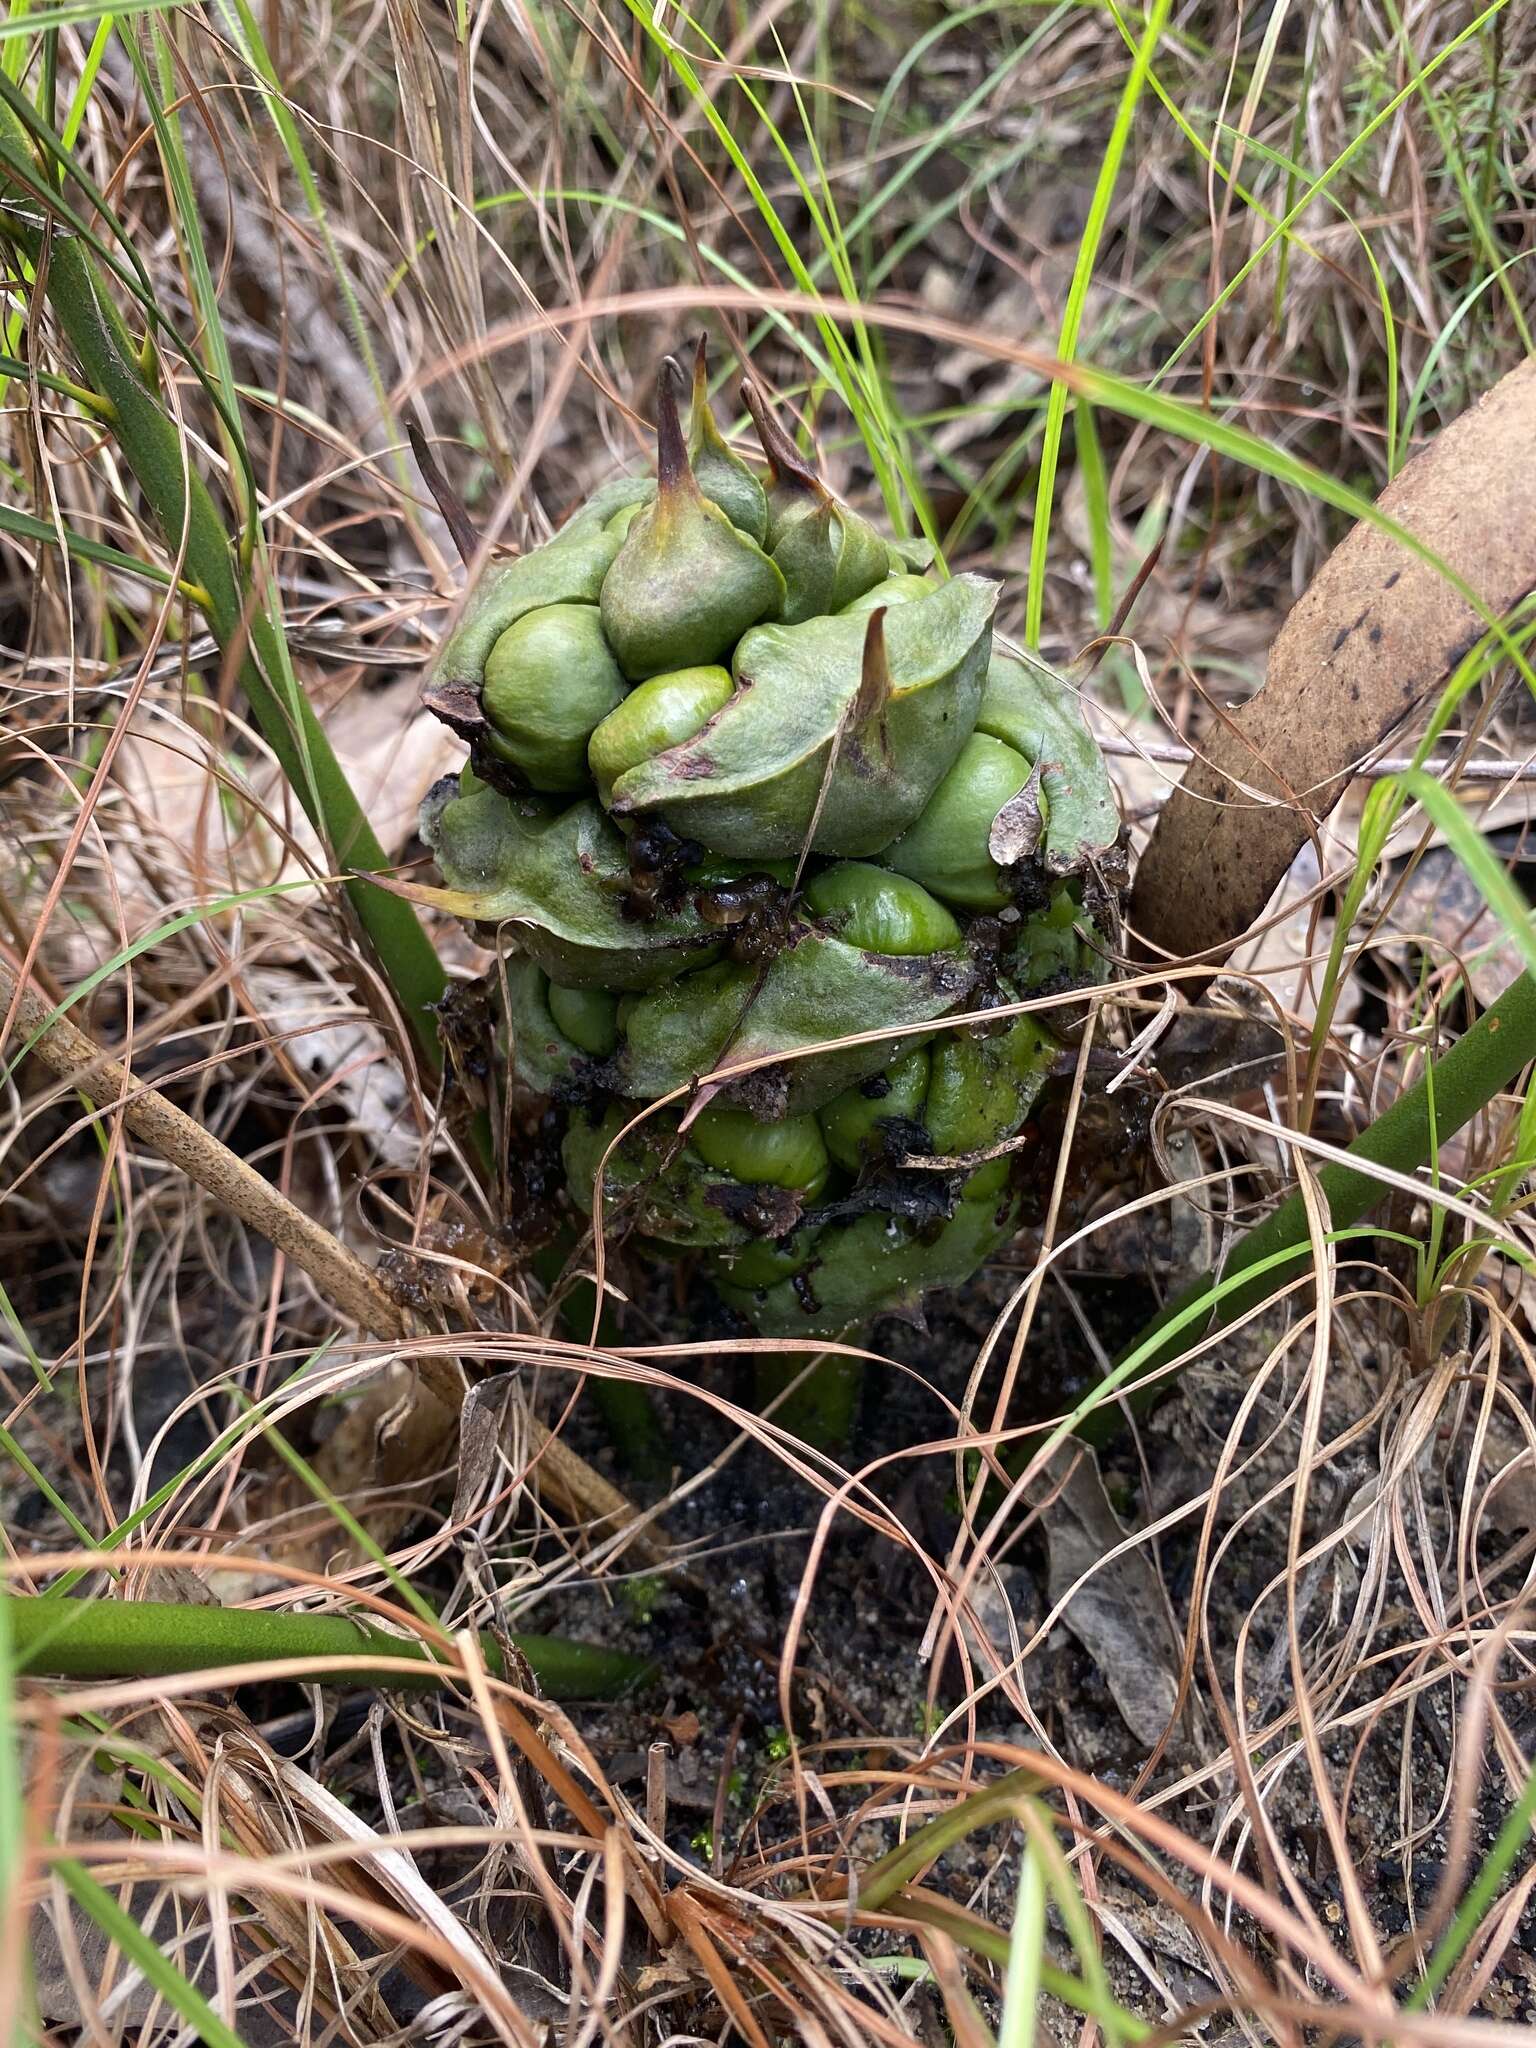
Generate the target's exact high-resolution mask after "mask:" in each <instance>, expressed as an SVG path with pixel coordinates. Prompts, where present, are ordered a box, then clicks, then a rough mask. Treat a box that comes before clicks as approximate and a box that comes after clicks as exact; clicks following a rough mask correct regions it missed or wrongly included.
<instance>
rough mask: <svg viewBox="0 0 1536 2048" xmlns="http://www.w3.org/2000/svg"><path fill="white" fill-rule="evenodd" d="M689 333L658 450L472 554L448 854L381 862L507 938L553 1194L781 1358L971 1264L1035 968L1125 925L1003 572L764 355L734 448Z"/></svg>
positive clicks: (1059, 695) (429, 811)
mask: <svg viewBox="0 0 1536 2048" xmlns="http://www.w3.org/2000/svg"><path fill="white" fill-rule="evenodd" d="M692 369H693V380H692V382H693V397H692V407H691V412H690V415H689V418H688V421H687V429H688V431H687V440H686V444H685V438H684V431H683V422H682V421H680V419H679V416H678V408H679V403H680V398H681V393H682V372H681V370H680V369H679V368H678V365H677V364H676V363H675V362H673V361H672V360H670V359H669V360H668V362H667V363H666V364H665V366H664V368H663V372H662V377H661V383H660V388H659V391H658V401H657V454H658V461H657V469H658V472H659V474H658V479H657V482H656V483H654V484H653V483H651V482H649V480H647V479H644V478H639V477H630V478H624V479H620V480H617V481H616V482H614V483H613V484H605V485H603V486H602V487H600V488H599V489H598V490H597V491H596V492H595V493H594V494H593V495H592V496H590V497H589V498H588V499H587V501H586V503H585V504H584V505H583V506H582V507H581V508H580V509H579V510H578V511H576V512H575V513H574V514H573V515H572V516H571V517H570V518H569V519H568V520H567V522H566V524H565V525H564V526H563V527H562V528H561V529H560V530H559V532H558V533H557V534H556V536H555V538H554V539H553V540H552V541H550V542H548V543H546V544H545V545H544V546H543V547H540V548H535V549H533V550H532V551H531V552H529V553H528V554H526V555H524V556H521V557H519V558H518V560H516V561H515V562H510V563H509V562H493V563H491V564H490V565H489V566H488V567H487V568H485V569H484V570H483V571H482V572H481V574H480V575H479V576H478V577H477V579H476V584H475V588H474V589H473V590H471V591H470V592H469V593H468V594H467V596H466V599H465V602H464V604H463V606H462V608H461V616H460V617H459V619H458V623H457V624H456V625H455V626H454V627H453V629H452V630H451V631H450V633H449V634H448V635H447V636H446V638H445V643H444V646H443V648H442V650H441V652H440V654H439V656H438V659H437V661H436V663H435V664H434V668H433V671H432V675H431V679H430V681H431V688H430V691H429V696H428V702H429V703H430V705H431V707H432V709H433V710H434V711H435V712H436V713H437V715H438V716H439V717H441V718H443V719H445V720H446V721H447V722H448V723H450V724H451V725H453V727H454V728H455V730H456V731H458V732H459V733H461V734H462V735H463V737H464V738H466V739H467V740H468V741H469V742H470V744H471V746H472V747H473V749H474V754H473V761H472V772H470V773H468V774H466V775H465V776H464V778H463V779H462V781H457V780H455V779H453V778H445V779H444V780H443V781H442V782H440V783H438V784H437V785H435V786H434V788H433V791H432V792H431V793H430V795H429V797H428V799H427V801H426V803H425V804H424V805H423V808H422V816H421V832H422V837H423V839H424V840H425V842H426V844H427V846H428V848H429V849H430V850H431V852H432V853H433V855H434V856H435V858H436V861H437V865H438V868H439V870H440V872H441V878H442V880H443V882H444V883H446V884H447V886H446V887H445V888H437V889H432V888H424V887H423V886H422V885H421V884H419V883H416V882H404V881H401V882H396V883H395V884H394V886H395V887H396V888H397V889H399V890H400V891H401V892H402V893H405V894H408V895H409V896H411V897H412V898H413V899H414V900H416V901H420V902H423V903H426V904H429V905H431V906H433V907H435V908H437V909H439V910H443V911H447V912H449V913H450V914H453V915H456V916H458V917H461V918H463V919H465V920H466V921H468V922H470V923H471V924H472V925H473V927H474V928H475V931H476V935H477V936H478V937H479V939H480V940H481V942H482V943H484V944H486V945H494V946H495V947H496V949H497V952H498V954H499V955H500V958H499V959H498V961H497V963H496V969H495V971H494V972H493V973H492V974H491V975H489V976H488V977H487V978H486V983H485V985H486V987H487V988H494V989H498V990H499V991H500V1017H499V1025H500V1029H501V1033H502V1038H501V1043H502V1045H503V1046H504V1049H505V1052H504V1056H505V1058H506V1061H507V1064H508V1067H509V1069H510V1074H511V1076H512V1077H513V1079H515V1082H516V1083H517V1084H518V1086H519V1087H520V1088H521V1090H522V1091H525V1093H524V1094H523V1095H522V1096H519V1095H518V1093H517V1091H516V1089H513V1090H511V1091H509V1099H510V1100H512V1101H513V1102H514V1103H515V1104H516V1105H517V1108H518V1113H519V1115H521V1114H522V1112H523V1109H524V1107H525V1106H526V1091H532V1092H533V1093H535V1094H536V1095H538V1096H541V1097H544V1098H545V1099H546V1101H547V1104H548V1109H547V1111H541V1112H540V1113H541V1114H547V1116H548V1117H549V1119H550V1120H551V1125H552V1126H554V1125H555V1124H558V1125H559V1126H560V1129H561V1137H562V1148H563V1149H562V1159H563V1175H562V1176H561V1180H562V1183H563V1184H561V1185H557V1186H555V1187H554V1188H552V1195H553V1197H554V1199H556V1200H557V1201H559V1202H563V1203H564V1204H565V1205H566V1207H567V1208H568V1210H569V1211H570V1212H571V1214H570V1215H568V1216H567V1218H566V1221H567V1223H568V1224H569V1225H571V1226H572V1227H574V1228H577V1229H579V1228H580V1227H581V1226H580V1223H579V1221H578V1219H579V1217H580V1215H581V1214H582V1212H585V1214H586V1215H587V1216H589V1217H595V1216H596V1215H598V1214H600V1215H601V1218H602V1225H601V1227H602V1229H603V1231H604V1232H605V1234H606V1237H607V1242H608V1244H609V1246H610V1248H611V1249H612V1250H613V1252H614V1254H615V1256H623V1255H625V1254H626V1252H627V1255H628V1256H630V1257H633V1258H634V1259H636V1260H637V1261H638V1260H642V1259H644V1258H646V1257H651V1258H661V1259H666V1258H674V1259H684V1258H686V1260H687V1262H688V1263H687V1265H686V1266H685V1267H684V1268H683V1272H684V1276H685V1277H684V1279H683V1281H682V1283H681V1285H682V1286H684V1287H686V1286H689V1285H690V1284H691V1285H693V1286H694V1287H700V1286H702V1282H703V1276H709V1277H710V1279H711V1280H712V1282H713V1285H714V1288H715V1292H716V1295H718V1297H719V1298H718V1299H716V1298H714V1297H710V1296H706V1297H705V1300H704V1302H703V1303H702V1304H698V1297H697V1295H694V1296H691V1297H690V1301H689V1312H690V1314H693V1313H695V1312H699V1313H702V1314H703V1316H705V1317H706V1318H709V1317H719V1316H722V1315H724V1316H727V1317H729V1316H731V1315H733V1314H739V1316H740V1317H742V1318H744V1319H745V1322H746V1324H748V1325H750V1326H751V1327H752V1328H753V1329H755V1330H756V1331H757V1332H758V1334H759V1335H760V1336H764V1337H778V1336H783V1337H786V1338H788V1339H790V1340H792V1344H793V1345H794V1346H796V1347H798V1348H797V1349H795V1350H794V1351H793V1354H792V1355H793V1357H794V1369H795V1370H797V1371H798V1370H799V1369H800V1366H801V1365H802V1364H803V1362H804V1350H805V1340H807V1339H812V1340H815V1339H820V1338H829V1337H836V1336H840V1335H848V1336H850V1337H852V1336H853V1334H854V1332H855V1330H856V1328H857V1326H858V1325H860V1324H863V1323H867V1322H868V1321H870V1320H871V1319H872V1318H873V1317H874V1316H876V1315H877V1314H880V1313H883V1312H886V1311H890V1310H896V1311H898V1312H901V1313H905V1314H910V1315H917V1314H920V1312H921V1308H922V1303H923V1297H924V1295H925V1294H926V1293H927V1292H928V1291H929V1290H931V1289H933V1288H935V1287H940V1286H954V1285H963V1284H964V1283H965V1282H966V1281H967V1280H968V1279H969V1277H970V1276H971V1275H973V1274H974V1273H975V1272H976V1270H977V1268H978V1266H979V1265H980V1264H981V1263H982V1261H984V1260H985V1259H987V1258H988V1257H990V1256H991V1255H992V1254H993V1253H994V1252H995V1251H997V1250H998V1249H999V1248H1000V1247H1002V1246H1004V1245H1006V1244H1007V1243H1008V1241H1009V1239H1010V1238H1011V1237H1012V1236H1013V1234H1014V1232H1015V1231H1016V1230H1017V1228H1018V1227H1019V1224H1020V1222H1021V1220H1022V1219H1023V1217H1024V1216H1025V1214H1026V1213H1027V1212H1028V1208H1029V1205H1030V1202H1031V1200H1032V1199H1033V1197H1032V1195H1031V1187H1032V1185H1035V1184H1038V1183H1039V1182H1040V1181H1041V1179H1042V1177H1045V1178H1048V1177H1049V1174H1050V1171H1051V1167H1050V1162H1049V1161H1048V1159H1046V1158H1045V1157H1044V1155H1043V1153H1042V1150H1041V1147H1042V1146H1043V1145H1044V1144H1045V1142H1046V1139H1045V1133H1047V1132H1048V1131H1049V1130H1050V1129H1051V1128H1052V1123H1051V1120H1050V1119H1049V1118H1046V1117H1043V1116H1042V1117H1039V1118H1038V1119H1036V1118H1035V1103H1036V1098H1037V1096H1038V1094H1039V1093H1040V1091H1041V1090H1042V1089H1043V1088H1045V1087H1046V1086H1048V1085H1050V1082H1051V1078H1052V1076H1053V1074H1054V1073H1055V1072H1056V1071H1057V1069H1058V1068H1059V1067H1061V1066H1063V1065H1064V1064H1070V1061H1067V1060H1066V1059H1065V1056H1064V1055H1063V1053H1062V1051H1061V1049H1060V1048H1059V1047H1058V1045H1057V1044H1056V1043H1055V1041H1054V1039H1053V1038H1052V1037H1051V1036H1050V1035H1049V1034H1050V1030H1051V1026H1052V1019H1053V1018H1055V1017H1057V1016H1058V1015H1059V1014H1060V1013H1059V1011H1057V1010H1056V1009H1054V1008H1052V1007H1050V1006H1051V1005H1052V1004H1054V1003H1055V1002H1056V1001H1057V1000H1058V999H1059V997H1060V995H1061V993H1062V992H1063V991H1065V990H1069V989H1076V988H1079V987H1081V986H1082V985H1083V983H1084V982H1085V981H1086V980H1088V979H1090V978H1098V977H1099V976H1100V975H1101V974H1102V972H1103V971H1104V966H1105V964H1106V963H1107V961H1108V960H1109V959H1110V958H1111V957H1112V955H1113V945H1112V944H1110V943H1105V940H1106V939H1112V937H1113V923H1114V905H1113V889H1114V887H1115V885H1116V875H1117V867H1116V863H1117V859H1118V852H1119V849H1118V844H1117V842H1118V838H1119V834H1120V823H1119V817H1118V812H1117V807H1116V804H1115V801H1114V792H1113V789H1112V786H1111V784H1110V782H1109V778H1108V775H1107V772H1106V770H1105V766H1104V762H1103V759H1102V757H1101V755H1100V752H1099V749H1098V747H1097V745H1096V744H1095V741H1094V738H1093V735H1092V733H1091V731H1090V729H1089V727H1088V725H1087V723H1086V722H1085V720H1084V718H1083V715H1082V711H1081V708H1080V706H1079V704H1078V701H1077V697H1076V694H1075V692H1074V691H1073V690H1072V688H1071V686H1070V685H1069V684H1068V683H1067V682H1066V681H1065V680H1063V679H1061V678H1058V677H1056V676H1054V675H1052V674H1051V673H1050V672H1049V671H1048V670H1046V669H1044V668H1042V667H1041V666H1040V665H1039V663H1038V662H1033V661H1032V662H1030V663H1025V662H1023V661H1021V660H1020V659H1018V658H1017V657H1015V656H1013V655H1010V654H1007V653H1004V652H1002V651H1000V650H998V649H997V648H995V647H994V645H993V617H994V613H995V612H996V611H997V608H998V602H999V594H1000V593H999V586H998V584H997V583H996V582H994V581H993V580H991V579H990V578H989V577H987V576H985V575H980V574H976V573H974V572H970V573H965V574H961V575H957V576H952V577H951V576H943V575H941V574H938V573H937V572H936V573H935V574H934V575H932V576H930V575H928V574H925V573H924V572H925V571H926V570H928V569H929V567H930V564H931V560H932V554H933V550H932V549H931V548H930V547H929V546H928V545H927V544H926V543H921V542H902V543H896V542H893V541H891V540H889V539H887V538H886V537H885V536H884V535H882V534H880V533H879V532H878V531H877V530H876V528H875V527H874V526H872V525H871V524H870V522H869V521H868V520H866V519H864V518H861V517H860V516H859V515H858V514H857V513H855V512H853V511H851V510H850V509H849V508H848V507H847V506H845V505H842V504H840V503H839V502H838V500H837V499H836V498H835V497H834V496H833V495H832V493H831V492H830V491H829V490H828V488H827V487H826V485H825V483H824V482H823V481H822V478H821V477H820V475H819V474H818V473H817V471H816V468H815V467H814V465H813V464H812V463H810V462H808V461H807V460H806V459H805V458H804V457H803V456H802V455H801V453H800V452H799V450H798V449H797V448H796V446H795V444H794V442H793V441H792V440H791V439H790V438H789V436H788V435H787V434H786V433H785V432H784V430H783V428H782V427H781V426H780V425H779V423H778V422H777V421H776V420H775V419H774V417H773V415H772V414H771V413H770V411H769V410H768V407H767V405H766V403H765V402H764V399H763V397H762V395H761V393H760V392H759V390H758V389H757V388H755V387H753V386H748V387H747V388H746V403H747V407H748V410H749V411H750V413H751V415H752V418H753V421H754V424H755V426H756V428H757V432H758V436H759V438H760V440H761V441H762V444H763V448H764V452H765V454H766V456H767V469H766V471H765V472H764V471H760V470H758V469H757V468H755V467H749V466H748V465H747V464H746V463H745V462H743V461H742V460H741V459H740V457H739V456H738V455H737V454H736V453H734V452H733V450H732V449H731V448H730V447H728V446H727V444H726V441H725V439H724V437H723V436H722V434H721V432H720V428H719V425H718V423H717V422H716V419H715V417H714V414H713V412H712V411H711V408H710V404H709V395H708V389H707V380H706V374H705V360H704V351H703V346H702V343H701V344H700V346H699V348H698V350H697V352H696V354H695V357H694V361H693V364H692ZM509 764H510V765H509ZM530 783H532V784H534V785H535V786H536V787H537V788H538V789H539V790H541V791H544V792H547V793H546V794H542V795H530V794H529V792H528V788H527V785H528V784H530ZM1101 935H1102V936H1101ZM641 1112H644V1113H643V1114H640V1113H641ZM637 1115H639V1122H638V1124H637V1127H636V1128H635V1129H633V1130H631V1131H629V1133H628V1135H627V1136H623V1137H622V1141H621V1134H622V1133H624V1132H625V1130H626V1127H627V1126H629V1125H630V1124H631V1123H632V1122H634V1121H635V1119H636V1117H637ZM1032 1124H1033V1126H1034V1127H1033V1128H1031V1125H1032ZM514 1142H515V1138H514ZM599 1181H601V1194H602V1199H601V1200H600V1201H596V1200H595V1195H596V1193H597V1187H596V1184H597V1183H598V1182H599ZM583 1249H584V1250H585V1249H586V1248H585V1247H583ZM688 1274H693V1275H695V1276H697V1277H696V1278H695V1279H694V1280H693V1281H692V1282H691V1283H690V1282H689V1280H688V1279H687V1277H686V1276H687V1275H688ZM696 1304H697V1308H696ZM729 1327H730V1328H731V1329H732V1330H733V1332H735V1333H736V1334H740V1330H741V1325H740V1324H739V1323H734V1322H733V1323H731V1324H730V1325H729ZM839 1370H841V1368H840V1369H839ZM824 1378H825V1372H824V1371H823V1374H822V1378H821V1379H818V1380H816V1381H815V1382H814V1384H815V1385H818V1386H819V1385H821V1384H822V1380H823V1379H824ZM764 1384H765V1386H766V1388H767V1390H768V1391H772V1379H771V1375H770V1378H769V1380H768V1381H767V1382H765V1383H764ZM836 1384H837V1385H838V1386H842V1385H843V1384H844V1383H843V1381H841V1380H838V1381H837V1382H836ZM796 1398H797V1399H798V1398H799V1397H798V1396H797V1397H796ZM818 1398H819V1397H818ZM788 1415H789V1411H788V1410H787V1409H780V1410H776V1416H777V1418H778V1419H779V1420H780V1421H781V1422H783V1423H784V1426H786V1427H791V1426H793V1427H798V1426H799V1424H798V1423H793V1424H792V1423H791V1422H790V1421H789V1420H788V1419H787V1418H788Z"/></svg>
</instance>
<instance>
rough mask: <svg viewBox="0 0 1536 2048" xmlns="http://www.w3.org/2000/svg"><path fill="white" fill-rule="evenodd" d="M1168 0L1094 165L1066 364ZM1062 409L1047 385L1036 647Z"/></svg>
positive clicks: (1056, 388)
mask: <svg viewBox="0 0 1536 2048" xmlns="http://www.w3.org/2000/svg"><path fill="white" fill-rule="evenodd" d="M1172 4H1173V0H1153V4H1152V6H1151V7H1150V8H1149V9H1148V12H1147V23H1146V28H1145V29H1144V31H1143V33H1142V37H1141V41H1140V42H1139V43H1138V44H1137V46H1136V55H1135V57H1134V58H1133V59H1132V62H1131V69H1130V75H1129V76H1128V77H1127V79H1126V81H1125V86H1124V89H1123V91H1122V92H1121V94H1120V104H1119V106H1118V107H1117V108H1116V109H1115V121H1114V126H1113V128H1112V129H1111V130H1110V134H1109V140H1108V142H1107V144H1106V145H1105V149H1104V155H1103V157H1102V158H1101V160H1100V163H1099V175H1098V178H1097V180H1096V182H1095V184H1094V188H1093V198H1092V201H1091V202H1090V204H1089V208H1088V218H1087V220H1086V222H1085V223H1084V226H1083V233H1082V238H1081V240H1080V241H1079V243H1078V248H1077V261H1076V263H1075V264H1074V265H1073V269H1072V282H1071V285H1070V286H1069V287H1068V290H1067V305H1066V311H1065V313H1064V314H1063V315H1062V322H1061V333H1060V335H1059V337H1058V339H1057V343H1056V353H1057V355H1058V356H1059V357H1060V359H1061V361H1062V362H1064V363H1070V362H1071V361H1072V360H1073V358H1074V356H1075V355H1076V354H1077V341H1078V335H1079V333H1080V331H1081V328H1082V322H1083V307H1084V306H1085V304H1086V303H1087V299H1088V288H1089V286H1090V285H1091V284H1092V282H1093V272H1094V266H1095V265H1096V264H1097V262H1098V260H1099V246H1100V244H1101V242H1102V241H1103V239H1104V226H1105V223H1106V221H1107V220H1108V219H1109V209H1110V206H1111V205H1112V203H1113V201H1114V196H1115V187H1116V185H1117V184H1118V183H1119V180H1120V166H1121V164H1122V162H1123V161H1124V158H1125V151H1126V145H1127V144H1128V143H1129V141H1130V139H1131V128H1132V125H1133V124H1134V122H1135V119H1136V109H1137V107H1138V105H1139V104H1140V102H1141V95H1142V92H1143V90H1144V89H1145V87H1146V82H1147V75H1148V73H1149V71H1150V70H1151V68H1152V58H1153V56H1154V54H1155V52H1156V50H1157V45H1158V42H1159V39H1160V38H1161V36H1162V32H1163V27H1164V24H1165V23H1166V22H1167V19H1168V15H1169V12H1170V10H1171V8H1172ZM1066 412H1067V389H1066V386H1065V385H1064V384H1062V383H1060V382H1059V381H1058V382H1055V383H1053V384H1052V386H1051V393H1050V397H1049V399H1048V400H1047V402H1046V413H1045V443H1044V446H1043V447H1042V448H1041V451H1040V477H1039V482H1038V484H1037V485H1036V489H1035V523H1034V526H1033V528H1032V529H1031V532H1030V536H1029V587H1028V589H1027V591H1026V593H1025V599H1024V638H1025V640H1026V641H1027V643H1028V644H1029V645H1030V646H1031V647H1038V646H1039V644H1040V626H1041V620H1042V617H1043V615H1044V610H1045V563H1046V555H1047V552H1048V550H1049V547H1050V536H1051V508H1052V504H1053V501H1054V498H1055V493H1056V464H1057V460H1058V458H1059V456H1060V453H1061V435H1062V427H1063V424H1064V422H1065V420H1066Z"/></svg>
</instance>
